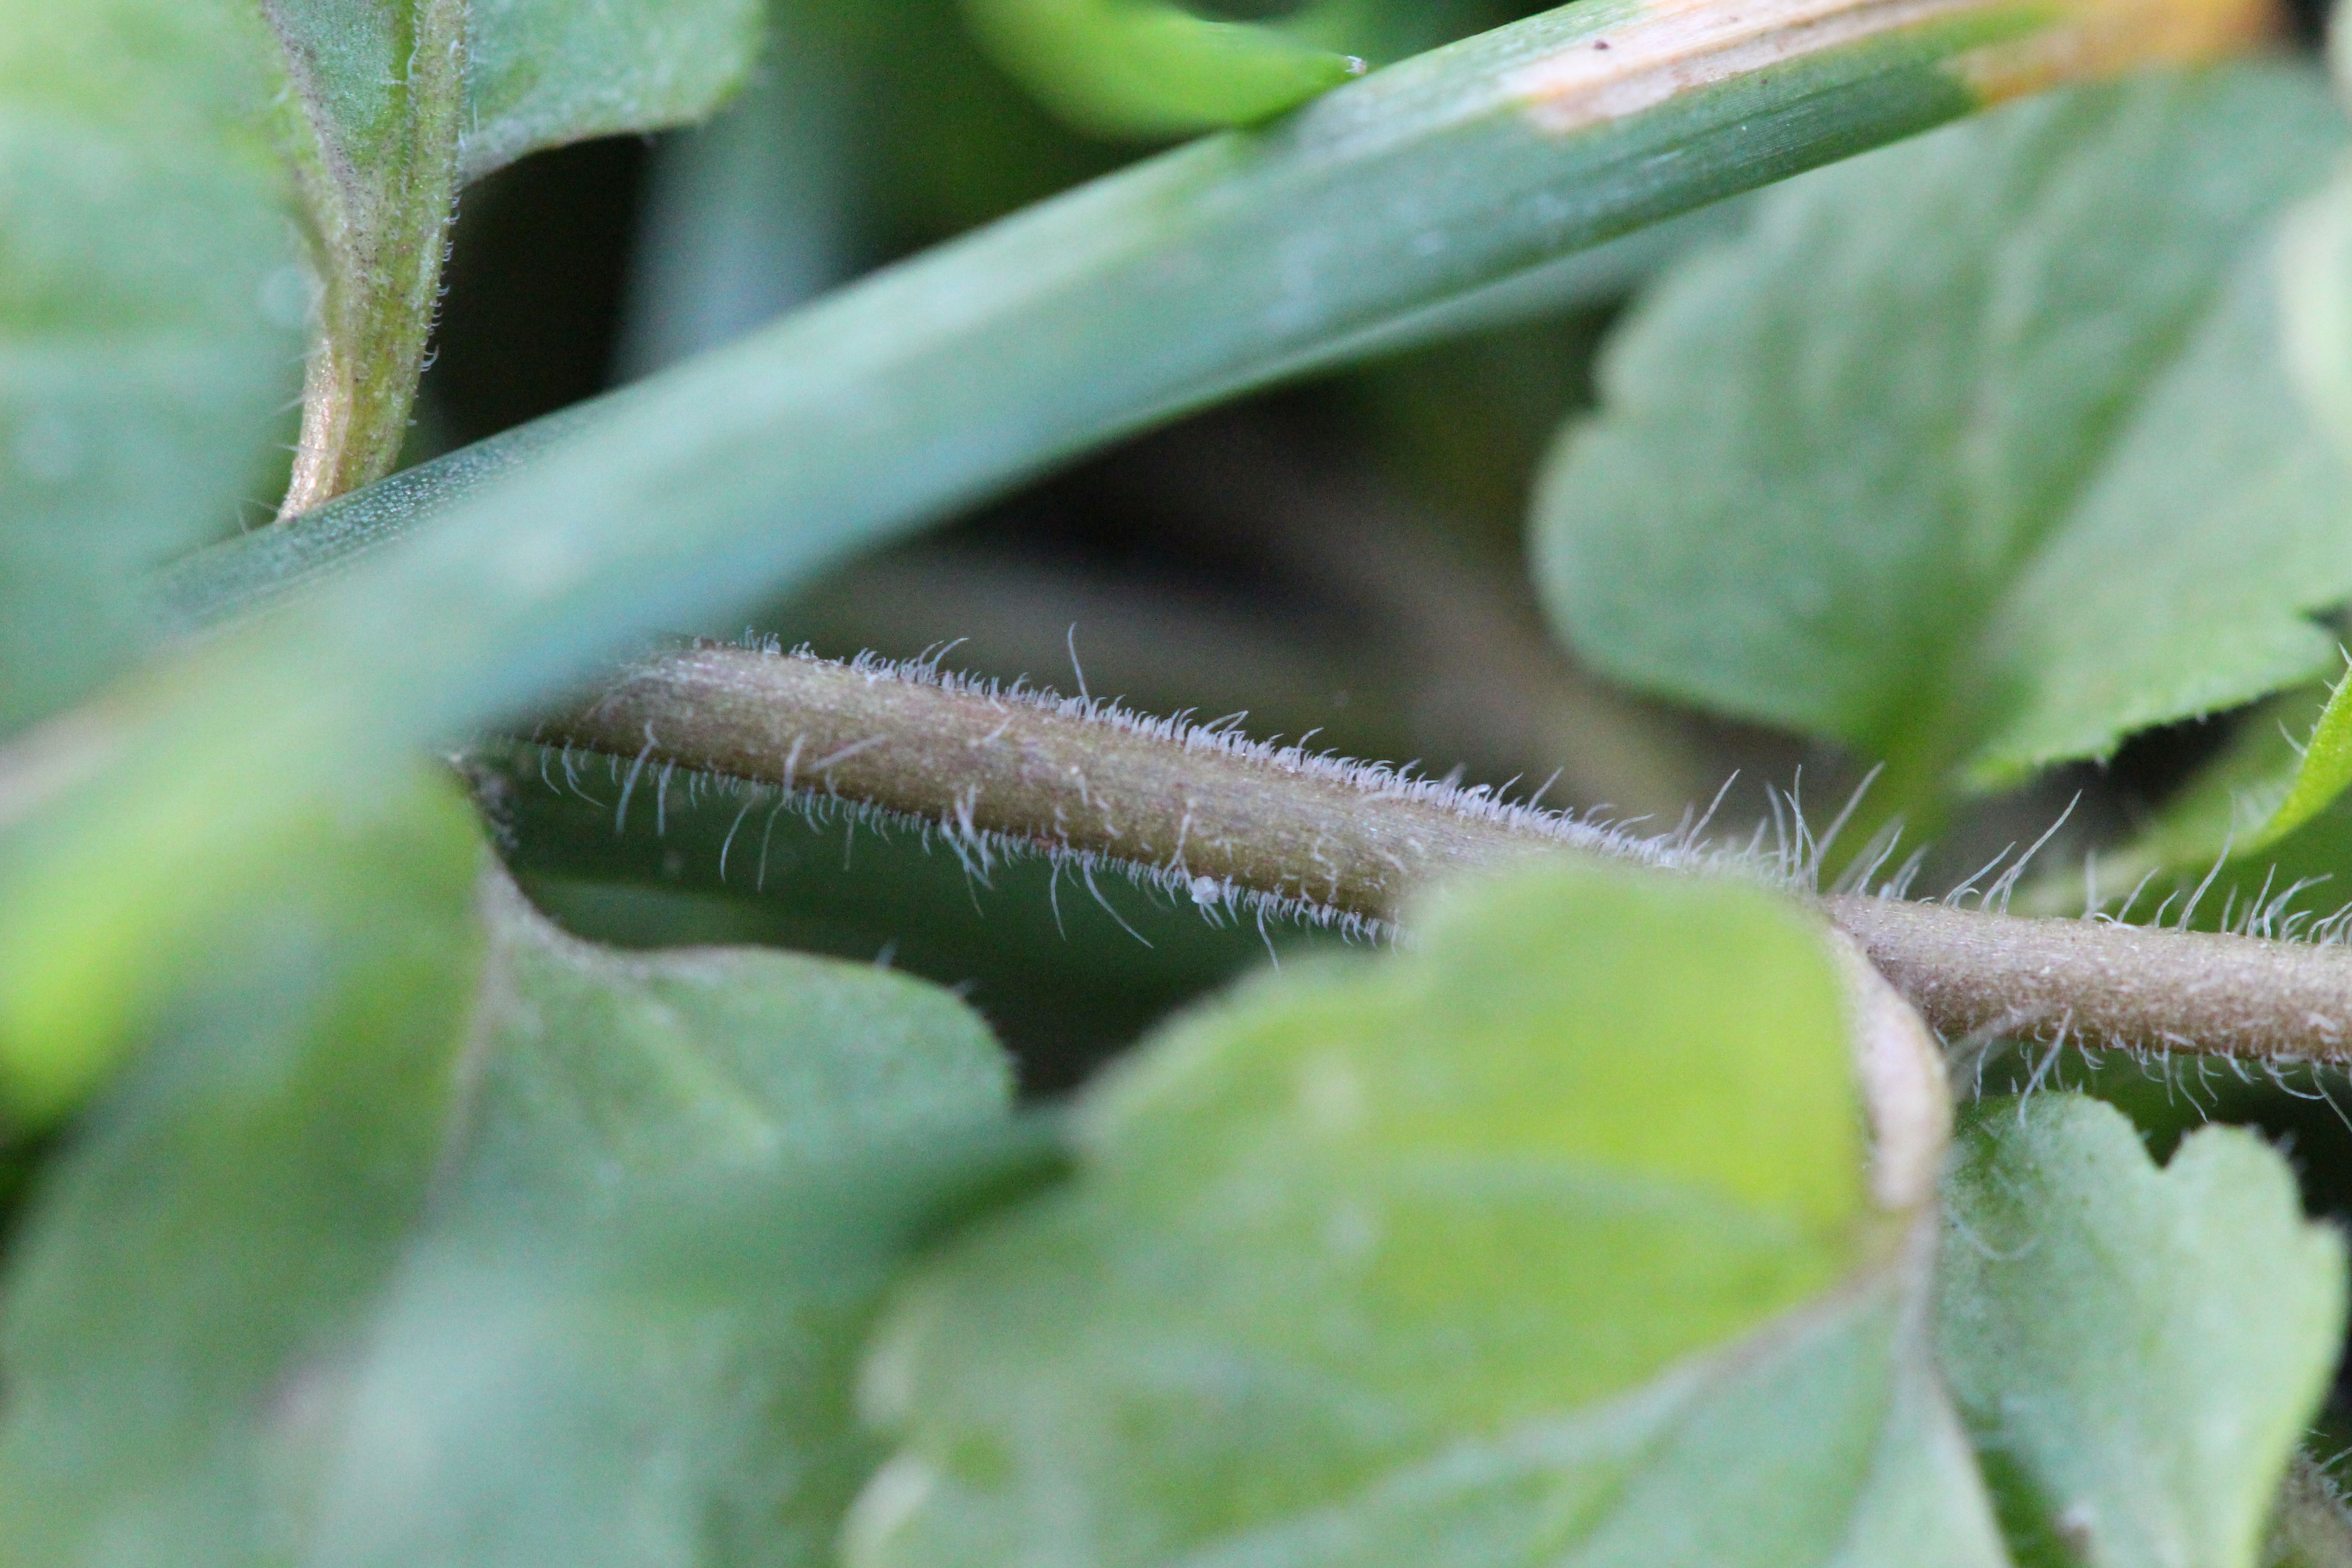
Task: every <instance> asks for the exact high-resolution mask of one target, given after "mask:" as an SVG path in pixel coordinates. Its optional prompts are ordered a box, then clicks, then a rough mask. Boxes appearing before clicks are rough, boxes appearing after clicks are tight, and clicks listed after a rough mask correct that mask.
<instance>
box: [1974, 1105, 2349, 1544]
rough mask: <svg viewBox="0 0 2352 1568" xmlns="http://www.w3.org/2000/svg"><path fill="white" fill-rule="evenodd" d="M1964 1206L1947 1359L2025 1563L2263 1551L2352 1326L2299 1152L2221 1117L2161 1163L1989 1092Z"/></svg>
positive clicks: (2067, 1115)
mask: <svg viewBox="0 0 2352 1568" xmlns="http://www.w3.org/2000/svg"><path fill="white" fill-rule="evenodd" d="M1945 1203H1946V1209H1947V1214H1948V1230H1947V1235H1946V1238H1945V1245H1944V1252H1943V1261H1942V1265H1941V1268H1940V1274H1941V1284H1940V1296H1941V1301H1940V1305H1939V1309H1938V1311H1937V1323H1938V1335H1939V1341H1940V1345H1941V1351H1942V1361H1943V1366H1944V1372H1945V1376H1946V1377H1947V1378H1948V1380H1949V1383H1950V1384H1951V1388H1952V1392H1953V1394H1954V1396H1955V1397H1956V1398H1957V1399H1958V1403H1959V1406H1960V1409H1961V1412H1962V1414H1963V1415H1964V1416H1965V1417H1966V1419H1967V1420H1968V1423H1969V1427H1970V1429H1971V1431H1972V1433H1973V1435H1974V1436H1975V1439H1976V1442H1977V1444H1978V1447H1979V1449H1980V1450H1981V1451H1982V1452H1983V1453H1984V1455H1985V1458H1986V1465H1987V1469H1988V1473H1989V1474H1990V1477H1991V1479H1992V1480H1993V1482H1994V1487H1995V1493H1996V1496H1997V1498H1998V1500H1999V1501H2000V1506H2001V1510H2002V1517H2003V1521H2004V1523H2005V1524H2007V1525H2008V1527H2009V1528H2010V1531H2011V1538H2012V1539H2013V1540H2017V1541H2019V1542H2021V1543H2025V1542H2032V1543H2035V1544H2036V1547H2037V1549H2038V1552H2039V1553H2040V1554H2039V1555H2029V1556H2028V1557H2027V1559H2026V1560H2027V1561H2029V1562H2042V1561H2056V1562H2064V1563H2084V1564H2088V1565H2090V1568H2110V1565H2113V1568H2122V1565H2125V1564H2131V1565H2135V1568H2136V1565H2138V1564H2143V1563H2165V1564H2172V1565H2178V1568H2252V1565H2253V1564H2255V1563H2258V1562H2259V1561H2260V1556H2259V1552H2260V1548H2261V1546H2262V1542H2263V1531H2264V1526H2265V1524H2266V1523H2267V1521H2268V1519H2269V1515H2270V1510H2271V1507H2272V1501H2273V1497H2274V1496H2275V1495H2276V1494H2277V1492H2278V1490H2279V1486H2280V1482H2281V1480H2282V1479H2283V1478H2284V1476H2285V1474H2286V1469H2287V1463H2288V1460H2289V1458H2290V1457H2291V1456H2292V1455H2293V1454H2294V1450H2295V1446H2296V1443H2297V1441H2298V1439H2299V1438H2300V1436H2301V1435H2302V1432H2303V1428H2304V1424H2305V1422H2306V1421H2307V1420H2309V1419H2310V1417H2311V1415H2312V1414H2313V1413H2314V1412H2315V1410H2316V1409H2317V1407H2318V1405H2319V1401H2320V1397H2321V1395H2322V1394H2324V1393H2325V1392H2326V1388H2327V1384H2328V1381H2329V1377H2330V1375H2331V1373H2333V1371H2334V1369H2335V1365H2336V1352H2337V1350H2338V1347H2339V1345H2340V1343H2341V1339H2342V1332H2343V1321H2344V1308H2345V1258H2344V1244H2343V1242H2342V1240H2341V1238H2340V1237H2337V1236H2336V1233H2335V1232H2334V1231H2332V1230H2330V1229H2328V1228H2327V1227H2326V1226H2317V1225H2313V1224H2309V1223H2306V1222H2305V1219H2304V1217H2303V1210H2302V1205H2301V1203H2300V1201H2299V1199H2298V1197H2297V1195H2296V1193H2295V1185H2294V1176H2293V1174H2292V1173H2290V1172H2289V1171H2288V1169H2287V1166H2286V1162H2285V1161H2284V1160H2282V1159H2280V1158H2279V1156H2278V1155H2277V1154H2276V1153H2275V1152H2273V1151H2272V1150H2271V1149H2270V1148H2269V1147H2268V1146H2267V1145H2265V1144H2264V1143H2263V1142H2262V1141H2261V1139H2260V1138H2258V1137H2257V1136H2256V1135H2255V1134H2253V1133H2252V1132H2248V1131H2242V1130H2238V1129H2233V1128H2212V1129H2209V1130H2206V1131H2200V1132H2196V1133H2192V1134H2191V1135H2190V1136H2189V1138H2188V1139H2186V1140H2185V1141H2184V1142H2182V1143H2181V1145H2180V1148H2179V1152H2176V1153H2175V1154H2174V1155H2173V1157H2172V1162H2171V1163H2170V1164H2169V1165H2168V1166H2167V1167H2165V1168H2164V1169H2162V1170H2159V1169H2158V1168H2157V1166H2156V1165H2155V1164H2154V1163H2152V1162H2151V1161H2150V1160H2149V1159H2148V1157H2147V1152H2146V1151H2145V1150H2143V1149H2142V1148H2141V1146H2140V1142H2139V1136H2138V1134H2137V1132H2136V1131H2133V1129H2132V1126H2131V1124H2130V1122H2128V1121H2126V1120H2125V1118H2124V1117H2123V1115H2122V1114H2121V1113H2120V1112H2119V1111H2117V1110H2115V1109H2113V1108H2112V1107H2110V1106H2106V1105H2103V1104H2101V1103H2099V1102H2097V1101H2095V1100H2084V1099H2081V1098H2079V1097H2075V1096H2071V1095H2055V1094H2045V1095H2040V1096H2036V1097H2035V1098H2033V1099H2032V1100H2028V1101H2025V1102H2023V1103H2022V1104H2020V1103H2018V1102H2014V1101H1996V1102H1991V1103H1990V1104H1988V1106H1987V1107H1986V1108H1985V1109H1984V1110H1983V1111H1982V1112H1981V1113H1980V1114H1979V1116H1978V1118H1977V1120H1976V1121H1975V1124H1974V1125H1973V1127H1971V1128H1970V1129H1969V1131H1967V1133H1966V1134H1965V1136H1964V1137H1963V1138H1962V1140H1961V1142H1960V1147H1959V1158H1958V1164H1957V1165H1956V1167H1955V1169H1954V1170H1953V1172H1952V1174H1951V1176H1950V1178H1949V1180H1948V1188H1947V1192H1946V1197H1945Z"/></svg>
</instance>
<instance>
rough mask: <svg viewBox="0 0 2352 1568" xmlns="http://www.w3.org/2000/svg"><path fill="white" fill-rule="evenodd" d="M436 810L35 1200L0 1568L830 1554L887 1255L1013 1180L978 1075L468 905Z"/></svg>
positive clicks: (228, 967)
mask: <svg viewBox="0 0 2352 1568" xmlns="http://www.w3.org/2000/svg"><path fill="white" fill-rule="evenodd" d="M425 821H426V822H429V823H431V824H433V825H434V826H433V827H432V830H431V831H425V829H424V828H423V827H422V826H419V827H416V828H414V829H406V830H401V831H392V832H385V833H379V834H376V835H374V836H372V837H365V838H363V839H362V841H361V843H360V844H359V846H358V847H357V848H356V849H355V850H354V851H353V854H352V863H351V865H350V867H349V868H348V873H349V875H348V877H347V878H346V879H341V880H337V879H325V880H322V881H321V882H320V883H318V884H316V885H315V886H313V887H311V888H310V899H309V901H307V902H305V903H301V904H299V905H295V906H291V907H288V908H284V909H280V910H274V911H271V914H272V915H273V917H274V918H272V919H270V920H268V921H266V922H265V923H263V924H262V925H261V927H260V928H259V929H260V931H261V934H262V935H263V936H264V937H266V938H268V939H270V940H269V941H268V945H267V947H266V949H265V951H266V952H268V955H269V958H270V960H271V962H270V963H268V964H262V965H254V964H239V963H224V965H223V966H222V971H221V973H222V974H223V981H222V986H223V994H213V995H205V996H200V997H198V998H196V999H194V1002H193V1003H192V1005H191V1010H190V1013H189V1016H190V1017H191V1018H192V1019H193V1020H194V1022H193V1023H191V1024H190V1025H189V1026H187V1027H186V1028H185V1029H184V1030H182V1031H181V1032H180V1033H178V1034H177V1035H175V1036H174V1037H171V1038H169V1039H167V1040H166V1041H165V1042H163V1045H162V1046H161V1047H159V1049H158V1050H157V1052H156V1054H155V1055H154V1056H153V1057H152V1058H150V1059H149V1060H147V1061H146V1062H144V1063H142V1066H141V1067H140V1068H138V1069H137V1070H136V1071H135V1072H133V1073H132V1074H131V1076H130V1077H129V1079H127V1080H126V1081H125V1083H124V1084H123V1085H122V1087H121V1089H119V1090H118V1091H117V1092H116V1094H115V1095H113V1096H112V1097H110V1100H108V1101H107V1102H106V1104H105V1106H104V1108H103V1110H101V1112H100V1115H99V1117H98V1119H97V1121H96V1122H95V1125H94V1127H93V1129H92V1130H91V1131H89V1133H88V1134H86V1135H85V1136H84V1137H83V1138H81V1139H80V1140H79V1142H77V1144H76V1146H75V1147H73V1148H72V1149H71V1150H70V1151H69V1152H68V1153H67V1154H66V1155H65V1157H64V1161H63V1165H62V1169H61V1172H60V1173H58V1174H55V1175H53V1176H52V1178H51V1180H50V1184H49V1187H48V1189H47V1192H46V1193H45V1194H44V1195H43V1196H42V1197H41V1199H40V1200H39V1201H38V1203H37V1208H36V1211H35V1213H34V1215H32V1217H31V1220H30V1222H29V1224H28V1227H27V1229H26V1233H25V1237H24V1240H23V1241H22V1243H21V1249H20V1251H19V1252H18V1254H17V1257H16V1262H15V1264H14V1268H13V1271H12V1273H11V1275H10V1277H9V1279H8V1283H7V1288H6V1294H5V1301H0V1326H5V1353H6V1356H7V1364H8V1367H9V1370H10V1384H9V1402H8V1405H7V1407H6V1416H5V1426H0V1510H5V1517H6V1518H7V1519H8V1521H9V1528H8V1530H7V1531H5V1532H0V1563H11V1564H14V1563H24V1564H26V1568H33V1565H35V1564H38V1565H39V1568H58V1565H71V1564H83V1563H86V1564H90V1565H92V1568H96V1565H97V1564H100V1563H104V1564H107V1565H109V1568H146V1565H149V1564H153V1565H155V1568H163V1565H165V1564H170V1565H172V1568H181V1565H184V1564H187V1563H212V1562H216V1563H221V1564H222V1565H223V1568H228V1565H230V1564H238V1565H242V1564H246V1563H253V1562H284V1563H304V1564H316V1565H320V1568H325V1565H328V1564H336V1565H341V1564H358V1563H370V1564H373V1563H385V1564H391V1563H401V1564H406V1563H415V1562H420V1561H430V1562H435V1563H446V1564H452V1565H456V1564H469V1563H484V1564H489V1563H514V1564H523V1563H548V1562H564V1563H578V1564H593V1563H607V1562H609V1563H615V1564H619V1563H632V1564H635V1563H644V1562H646V1561H659V1562H671V1563H712V1564H720V1563H724V1564H737V1563H747V1564H748V1563H761V1564H777V1565H780V1568H782V1565H798V1564H803V1563H805V1564H816V1563H822V1562H823V1561H824V1551H825V1549H826V1546H827V1543H828V1542H829V1541H830V1539H831V1535H832V1532H833V1530H834V1528H835V1523H836V1522H837V1521H838V1518H839V1516H840V1514H841V1513H842V1511H843V1510H844V1508H845V1506H846V1504H847V1502H848V1500H849V1499H850V1497H851V1495H852V1494H853V1493H854V1491H855V1490H856V1487H857V1486H858V1484H859V1483H860V1482H861V1481H862V1480H863V1479H864V1476H865V1474H866V1469H867V1468H869V1466H870V1463H871V1460H872V1458H874V1455H873V1453H872V1448H873V1444H872V1440H871V1439H870V1438H869V1437H867V1436H865V1435H863V1434H862V1433H861V1432H860V1431H859V1430H858V1428H857V1426H856V1422H855V1421H854V1419H853V1417H852V1415H851V1397H850V1395H851V1389H852V1383H853V1373H854V1368H855V1358H856V1350H857V1348H858V1346H859V1345H860V1344H861V1343H862V1342H863V1338H864V1335H865V1331H866V1325H867V1321H868V1319H869V1318H870V1316H871V1313H872V1310H873V1308H874V1304H875V1300H876V1298H877V1295H878V1292H879V1290H880V1289H881V1287H882V1285H883V1282H884V1279H885V1277H886V1275H887V1271H888V1269H889V1268H891V1266H892V1265H893V1264H894V1263H895V1262H896V1260H897V1259H898V1257H899V1256H900V1255H901V1254H902V1253H903V1252H904V1251H905V1250H907V1249H908V1248H909V1247H912V1246H914V1245H915V1244H916V1243H917V1242H918V1241H919V1240H920V1239H921V1238H922V1237H923V1235H924V1234H925V1233H926V1231H927V1229H928V1227H929V1226H932V1225H934V1224H936V1223H938V1222H939V1221H940V1219H941V1217H942V1216H943V1214H944V1213H945V1211H947V1210H948V1209H949V1208H950V1207H951V1206H952V1205H957V1204H959V1203H962V1202H968V1201H970V1199H971V1195H972V1194H973V1193H974V1190H975V1187H976V1186H984V1185H985V1184H988V1183H990V1182H995V1181H1001V1180H1002V1179H1003V1174H1004V1173H1005V1168H1006V1163H1007V1161H1008V1160H1013V1161H1015V1162H1017V1161H1019V1160H1022V1159H1026V1158H1030V1157H1031V1156H1030V1155H1029V1153H1028V1152H1027V1150H1028V1144H1027V1143H1026V1142H1024V1141H1023V1139H1022V1138H1020V1137H1018V1136H1015V1135H1013V1129H1012V1128H1011V1127H1010V1126H1009V1124H1008V1123H1007V1121H1006V1120H1005V1115H1004V1112H1005V1107H1006V1103H1007V1100H1008V1098H1009V1079H1008V1074H1007V1071H1006V1068H1005V1064H1004V1061H1003V1056H1002V1053H1000V1052H999V1051H998V1050H997V1049H996V1048H995V1047H994V1046H993V1044H992V1042H991V1040H990V1038H989V1037H988V1033H987V1030H986V1028H985V1026H983V1025H982V1024H981V1023H980V1021H979V1020H978V1019H977V1018H975V1017H974V1016H972V1015H971V1013H970V1012H969V1011H968V1010H967V1009H965V1008H963V1007H962V1006H961V1005H959V1004H958V1003H956V1002H955V1001H954V1000H953V999H951V998H950V997H948V996H947V995H945V994H942V993H940V992H938V991H936V990H933V989H930V988H929V987H926V986H923V985H921V984H919V983H917V982H914V981H911V980H908V979H905V978H902V977H899V976H897V975H892V974H887V973H879V972H877V971H875V970H873V969H872V968H870V967H869V966H866V965H845V964H838V963H825V962H821V961H816V960H809V959H800V958H793V957H790V956H786V955H782V954H775V953H758V952H726V951H718V950H712V951H705V952H678V953H674V954H664V955H660V956H654V957H626V956H621V955H617V954H613V953H610V952H605V951H604V950H601V949H596V948H593V947H591V946H589V945H587V944H584V943H581V942H574V941H572V940H571V939H569V938H565V937H562V936H561V935H559V934H557V933H556V932H554V931H552V930H551V928H549V927H548V926H547V925H546V924H545V922H544V921H542V920H541V918H540V917H539V916H538V915H537V914H536V913H535V912H534V911H532V910H530V909H529V908H528V906H526V905H524V904H523V903H522V901H521V900H520V896H519V895H518V894H516V893H515V892H514V891H513V890H512V889H511V886H510V884H508V883H507V882H506V881H505V879H504V878H503V875H502V874H494V875H491V876H490V877H488V879H485V880H484V881H483V882H482V884H481V892H480V894H479V899H478V902H477V895H476V891H475V883H476V868H477V867H478V863H479V849H478V844H477V836H476V834H475V832H474V830H473V828H472V826H471V824H470V823H469V822H468V820H467V816H466V814H465V813H464V812H463V810H462V808H461V807H460V806H458V805H457V804H456V803H454V802H449V803H446V804H444V805H442V806H440V807H439V808H438V811H437V815H436V816H428V817H427V818H425ZM485 915H486V916H487V918H488V932H487V934H488V945H489V957H488V964H487V970H486V972H485V973H484V974H483V977H482V978H481V980H480V981H479V983H477V981H476V978H475V976H476V971H477V969H478V967H479V965H480V958H479V954H480V952H481V949H482V946H483V943H484V937H485V931H484V927H483V920H482V917H483V916H485ZM289 936H291V937H294V938H299V940H288V939H289Z"/></svg>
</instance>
